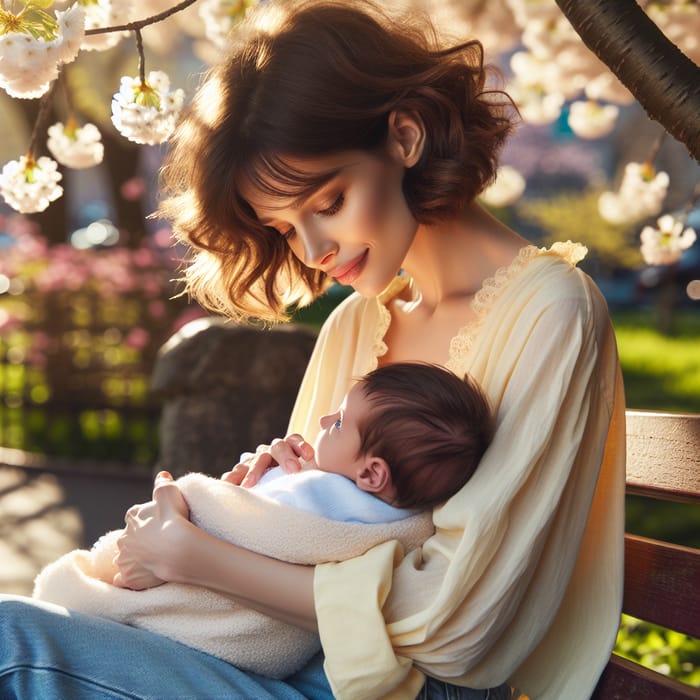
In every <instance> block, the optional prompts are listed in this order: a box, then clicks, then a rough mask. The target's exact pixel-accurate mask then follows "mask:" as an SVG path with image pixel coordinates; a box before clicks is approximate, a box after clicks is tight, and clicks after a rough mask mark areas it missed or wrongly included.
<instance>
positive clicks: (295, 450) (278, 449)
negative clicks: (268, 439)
mask: <svg viewBox="0 0 700 700" xmlns="http://www.w3.org/2000/svg"><path fill="white" fill-rule="evenodd" d="M261 448H262V446H261V447H258V450H257V452H256V453H255V454H254V455H252V456H250V457H248V458H247V459H246V455H247V454H248V453H243V454H242V455H241V461H240V462H239V463H238V464H237V465H236V466H235V467H234V468H233V469H232V470H231V471H230V472H226V473H225V474H223V475H222V476H221V478H222V479H223V480H224V481H230V482H231V483H232V484H236V485H237V486H243V487H244V488H250V487H251V486H255V484H257V483H258V481H260V478H261V477H262V475H263V474H264V473H265V472H266V471H267V470H268V469H270V468H272V467H275V466H277V465H279V466H281V467H282V469H284V471H286V472H288V473H290V474H292V473H294V472H298V471H301V469H302V465H301V462H302V461H304V462H308V461H309V460H312V459H313V458H314V448H313V447H312V446H311V445H310V444H309V443H308V442H306V440H304V438H303V437H302V436H301V435H299V434H298V433H292V434H291V435H287V437H286V438H284V439H280V438H277V439H276V440H273V441H272V444H271V445H270V446H269V447H268V448H267V449H261ZM300 460H301V461H300Z"/></svg>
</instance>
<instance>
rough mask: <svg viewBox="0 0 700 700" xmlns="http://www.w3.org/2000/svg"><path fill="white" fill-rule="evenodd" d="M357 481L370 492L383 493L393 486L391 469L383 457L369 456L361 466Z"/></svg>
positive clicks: (363, 488) (364, 489)
mask: <svg viewBox="0 0 700 700" xmlns="http://www.w3.org/2000/svg"><path fill="white" fill-rule="evenodd" d="M355 483H356V484H357V485H358V486H359V487H360V488H361V489H362V490H363V491H368V492H369V493H381V492H382V491H384V490H385V489H386V488H387V487H388V486H391V470H390V469H389V465H388V464H387V463H386V461H385V460H383V459H382V458H381V457H367V458H366V459H365V460H364V462H363V464H362V466H361V467H360V469H359V471H358V473H357V477H356V479H355Z"/></svg>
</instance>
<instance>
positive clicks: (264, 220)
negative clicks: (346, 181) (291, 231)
mask: <svg viewBox="0 0 700 700" xmlns="http://www.w3.org/2000/svg"><path fill="white" fill-rule="evenodd" d="M347 167H349V166H343V167H340V168H336V169H335V170H330V171H328V172H327V173H323V174H322V175H319V176H318V177H317V178H314V180H313V181H311V182H309V184H308V186H307V187H305V188H304V189H303V190H302V191H301V192H300V193H299V194H297V195H296V196H295V197H294V199H292V202H291V204H290V205H289V206H290V208H291V209H294V210H297V209H300V208H301V207H302V205H303V204H304V203H305V202H306V200H307V199H308V198H309V197H312V196H313V195H315V194H316V193H317V192H318V191H319V190H320V189H321V188H323V187H325V186H326V185H327V184H328V183H329V182H331V180H334V179H335V178H336V177H338V175H340V174H341V173H342V172H343V171H344V170H346V168H347ZM280 194H282V193H281V192H280ZM283 208H284V209H286V208H287V207H286V205H285V206H284V207H280V209H283ZM258 220H259V221H260V223H261V224H269V223H270V222H272V221H274V218H270V217H259V219H258Z"/></svg>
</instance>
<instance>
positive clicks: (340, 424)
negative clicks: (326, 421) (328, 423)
mask: <svg viewBox="0 0 700 700" xmlns="http://www.w3.org/2000/svg"><path fill="white" fill-rule="evenodd" d="M342 425H343V419H342V418H338V420H337V421H336V422H335V423H333V429H334V430H340V427H341V426H342Z"/></svg>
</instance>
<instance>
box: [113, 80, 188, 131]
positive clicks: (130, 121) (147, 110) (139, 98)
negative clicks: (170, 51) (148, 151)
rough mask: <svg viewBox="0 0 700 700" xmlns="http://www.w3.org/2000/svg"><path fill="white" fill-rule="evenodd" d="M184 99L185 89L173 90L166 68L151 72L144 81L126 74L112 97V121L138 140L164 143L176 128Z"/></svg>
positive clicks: (118, 128)
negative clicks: (164, 70)
mask: <svg viewBox="0 0 700 700" xmlns="http://www.w3.org/2000/svg"><path fill="white" fill-rule="evenodd" d="M184 99H185V93H184V91H183V90H181V89H178V90H174V91H170V79H169V78H168V76H167V75H166V74H165V73H164V72H163V71H151V72H150V73H149V74H148V76H147V77H146V81H145V82H144V83H142V82H141V79H140V78H138V77H136V78H131V77H129V76H123V77H122V79H121V84H120V88H119V92H117V93H115V94H114V96H113V98H112V123H113V124H114V126H115V127H116V128H117V130H118V131H119V132H120V133H121V134H122V136H125V137H126V138H127V139H129V140H130V141H134V142H135V143H145V144H157V143H163V142H164V141H167V140H168V138H170V135H171V134H172V133H173V131H174V130H175V122H176V120H177V117H178V115H179V114H180V110H181V109H182V105H183V102H184Z"/></svg>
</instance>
